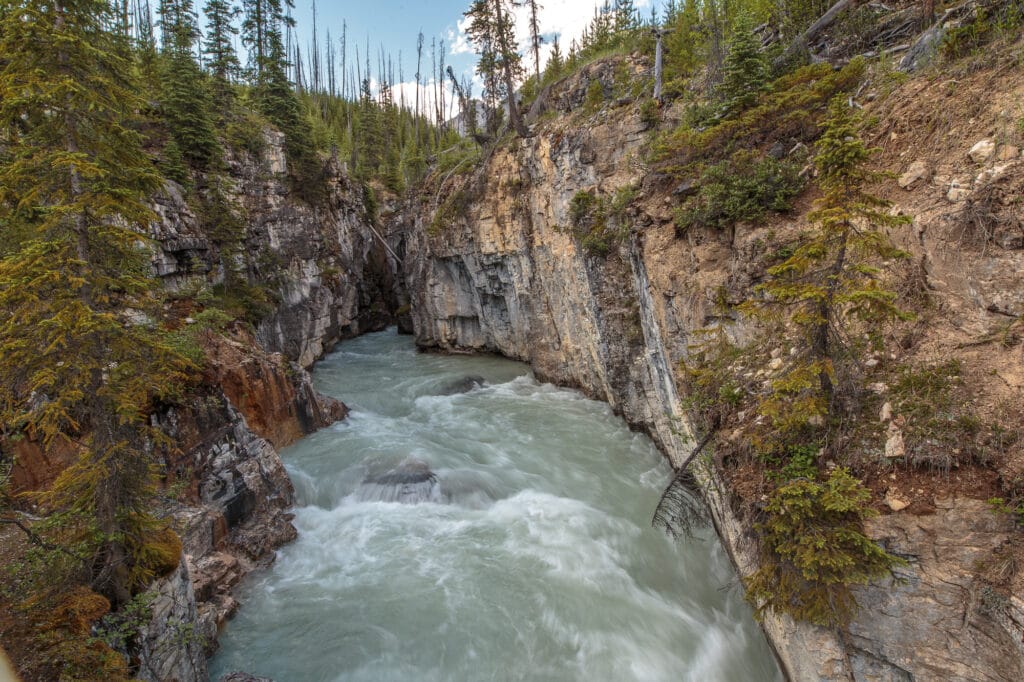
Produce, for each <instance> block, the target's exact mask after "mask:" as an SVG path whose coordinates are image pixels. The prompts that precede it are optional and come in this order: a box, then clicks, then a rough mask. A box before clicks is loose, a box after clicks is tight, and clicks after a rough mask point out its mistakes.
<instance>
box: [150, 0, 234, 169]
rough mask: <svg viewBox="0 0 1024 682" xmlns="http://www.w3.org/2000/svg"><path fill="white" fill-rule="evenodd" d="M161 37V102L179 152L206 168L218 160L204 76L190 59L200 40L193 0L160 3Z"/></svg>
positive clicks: (195, 164) (193, 162)
mask: <svg viewBox="0 0 1024 682" xmlns="http://www.w3.org/2000/svg"><path fill="white" fill-rule="evenodd" d="M159 11H160V23H161V27H162V30H163V35H164V44H163V55H162V56H163V69H162V70H161V78H160V82H161V92H160V101H161V105H162V109H163V114H164V119H165V120H166V121H167V126H168V128H169V129H170V131H171V135H172V136H173V138H174V142H175V143H176V144H177V147H178V150H179V152H180V153H181V155H182V157H184V158H185V159H186V160H187V161H188V162H189V163H190V164H192V165H194V166H196V167H198V168H204V169H205V168H208V167H210V166H211V164H213V163H214V162H215V161H216V160H218V159H219V157H220V145H219V144H218V143H217V136H216V133H214V125H213V116H212V114H211V111H212V102H211V97H210V90H209V87H208V84H207V81H206V77H205V75H204V74H203V72H202V69H200V68H199V64H198V63H196V60H195V57H194V56H193V52H192V49H193V47H194V46H195V43H196V40H198V37H199V28H198V25H197V21H196V15H195V10H194V8H193V5H192V0H161V2H160V6H159Z"/></svg>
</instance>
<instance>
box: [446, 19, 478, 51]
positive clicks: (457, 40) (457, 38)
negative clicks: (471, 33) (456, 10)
mask: <svg viewBox="0 0 1024 682" xmlns="http://www.w3.org/2000/svg"><path fill="white" fill-rule="evenodd" d="M457 26H458V31H457V32H456V31H455V30H453V29H448V45H449V47H450V48H451V54H472V53H473V46H472V45H471V44H470V42H469V37H468V36H467V35H466V31H467V30H468V29H469V19H467V18H466V17H462V18H461V19H459V22H458V24H457Z"/></svg>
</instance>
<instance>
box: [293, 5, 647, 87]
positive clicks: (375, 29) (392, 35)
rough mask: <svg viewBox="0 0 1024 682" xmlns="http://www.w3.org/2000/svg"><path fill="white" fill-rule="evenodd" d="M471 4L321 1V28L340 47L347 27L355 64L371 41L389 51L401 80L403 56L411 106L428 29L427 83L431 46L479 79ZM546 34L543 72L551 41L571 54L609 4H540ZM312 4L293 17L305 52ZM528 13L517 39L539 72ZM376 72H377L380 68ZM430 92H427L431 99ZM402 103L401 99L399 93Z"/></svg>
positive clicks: (459, 71) (521, 15)
mask: <svg viewBox="0 0 1024 682" xmlns="http://www.w3.org/2000/svg"><path fill="white" fill-rule="evenodd" d="M634 1H635V4H636V6H637V7H638V8H639V9H640V12H641V13H642V14H643V15H644V16H646V15H647V14H649V13H650V11H651V4H652V3H656V4H657V5H658V6H659V7H660V6H661V5H662V4H663V3H662V2H661V0H634ZM469 2H470V0H430V1H429V2H427V1H423V2H414V1H411V0H345V1H340V2H338V1H336V2H331V1H330V0H318V2H317V25H318V27H319V28H318V31H319V32H320V40H321V41H323V39H324V33H325V31H326V30H327V29H330V32H331V39H332V40H333V41H335V45H336V46H337V45H338V42H337V41H338V40H339V39H340V37H341V27H342V22H343V21H344V22H345V23H346V25H347V35H348V44H349V59H350V60H352V59H354V54H355V45H356V44H358V45H359V53H360V55H363V54H364V53H365V51H366V43H367V37H369V43H370V51H371V54H373V55H376V54H377V53H378V51H379V50H380V47H381V46H383V48H384V52H385V53H389V52H390V53H391V55H392V58H393V59H394V60H395V62H396V63H395V79H396V80H398V65H397V61H398V56H399V52H401V55H402V62H403V63H404V67H403V69H402V71H403V73H404V76H405V82H404V83H402V84H399V85H396V91H398V92H402V91H404V93H405V96H406V101H407V102H408V101H411V100H412V98H413V96H414V93H415V78H414V75H415V73H416V36H417V34H418V33H419V32H420V31H421V30H422V31H423V37H424V66H423V67H422V73H423V75H424V78H428V77H429V72H430V70H431V69H430V41H431V39H432V38H436V39H437V40H438V42H440V41H441V40H444V41H445V52H446V56H445V63H446V64H450V65H452V68H453V70H454V71H455V73H456V75H458V76H460V77H461V76H473V69H474V66H475V64H476V56H475V55H474V54H473V50H472V46H471V45H470V44H469V42H468V40H467V38H466V34H465V28H466V21H465V19H464V18H463V16H462V13H463V12H465V10H466V8H467V7H469ZM540 4H541V5H542V9H541V11H540V25H541V31H542V32H543V33H544V34H545V37H546V44H545V45H543V46H542V47H541V68H543V66H544V63H545V62H546V61H547V54H548V52H549V50H550V48H551V38H552V37H554V36H555V35H558V36H559V41H560V42H561V45H562V50H563V53H564V52H565V51H567V50H568V46H569V44H570V43H571V42H572V40H573V39H574V38H579V36H580V35H581V34H582V32H583V29H584V28H585V27H586V25H587V24H588V23H589V22H590V19H591V17H593V14H594V9H595V8H596V7H597V6H598V5H602V4H604V0H540ZM312 5H313V3H312V0H296V1H295V9H294V10H293V15H294V17H295V19H296V21H297V26H296V31H297V37H298V39H299V40H300V41H302V42H301V43H300V45H301V47H302V49H303V51H304V52H305V47H306V44H307V43H308V41H309V40H310V37H311V35H312V26H313V10H312ZM527 16H528V15H527V10H526V8H525V7H524V8H521V9H519V10H517V17H516V19H517V22H516V35H517V36H519V38H520V40H521V41H522V44H521V46H520V47H521V50H522V52H523V54H524V66H526V67H527V69H528V70H531V71H532V70H533V57H532V55H527V50H526V41H527V40H528V37H529V31H528V28H527ZM375 70H376V69H375ZM480 89H481V86H480V84H479V81H477V84H476V86H475V87H474V94H475V95H479V94H480ZM429 90H430V88H427V89H426V91H425V92H424V93H423V95H422V96H423V97H429V96H430V94H429V92H427V91H429ZM396 99H397V94H396Z"/></svg>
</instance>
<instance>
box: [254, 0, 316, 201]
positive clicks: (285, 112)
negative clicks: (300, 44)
mask: <svg viewBox="0 0 1024 682" xmlns="http://www.w3.org/2000/svg"><path fill="white" fill-rule="evenodd" d="M246 6H247V9H246V17H245V21H244V22H243V27H242V34H243V40H245V41H248V42H249V45H250V51H253V50H255V51H256V57H255V59H256V62H255V71H254V80H255V83H254V87H253V97H254V99H255V101H256V106H257V108H258V109H259V111H260V113H262V114H263V115H264V116H266V117H267V119H268V120H269V121H270V122H271V123H273V124H274V125H275V126H277V128H278V129H279V130H280V131H281V132H282V133H284V136H285V153H286V155H287V157H288V165H289V173H290V175H291V176H292V178H293V181H294V186H295V188H296V189H297V190H298V192H299V194H300V195H301V196H303V198H305V199H306V200H308V201H315V200H317V199H319V198H320V195H321V193H322V191H323V187H322V186H321V185H322V177H321V176H322V170H323V169H322V165H321V163H320V159H319V158H318V157H317V154H316V149H315V148H314V145H313V131H312V128H311V126H310V124H309V121H308V120H307V119H306V117H305V114H304V112H303V109H302V104H301V102H299V99H298V97H297V95H296V94H295V89H294V88H293V87H292V84H291V82H290V81H289V80H288V68H289V66H290V63H289V61H288V56H287V52H286V48H285V42H284V31H285V30H286V29H288V28H290V27H291V26H292V25H293V24H294V21H293V20H292V19H291V18H290V17H289V16H288V15H287V14H286V13H285V11H286V9H288V8H291V7H292V6H293V4H292V2H291V0H285V1H284V2H283V3H282V2H281V0H251V1H250V2H248V3H247V5H246Z"/></svg>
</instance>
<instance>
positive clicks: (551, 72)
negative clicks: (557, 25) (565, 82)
mask: <svg viewBox="0 0 1024 682" xmlns="http://www.w3.org/2000/svg"><path fill="white" fill-rule="evenodd" d="M564 69H565V60H564V59H563V58H562V46H561V45H559V43H558V36H555V38H554V40H552V41H551V54H549V55H548V64H547V66H546V67H545V68H544V82H545V83H553V82H554V81H556V80H558V79H559V78H561V77H562V71H563V70H564Z"/></svg>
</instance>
